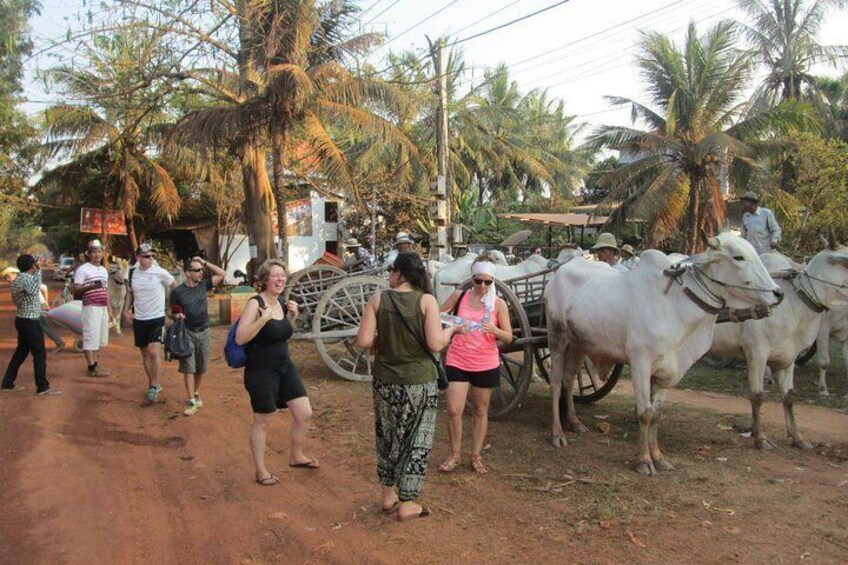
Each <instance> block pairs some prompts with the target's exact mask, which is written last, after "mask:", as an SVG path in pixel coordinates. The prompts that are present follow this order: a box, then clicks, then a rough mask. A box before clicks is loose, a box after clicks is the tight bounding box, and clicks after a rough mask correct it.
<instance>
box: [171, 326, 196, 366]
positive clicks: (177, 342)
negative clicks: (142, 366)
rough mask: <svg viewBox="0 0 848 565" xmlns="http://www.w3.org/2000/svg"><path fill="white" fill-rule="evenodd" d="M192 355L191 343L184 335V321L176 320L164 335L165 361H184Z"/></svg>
mask: <svg viewBox="0 0 848 565" xmlns="http://www.w3.org/2000/svg"><path fill="white" fill-rule="evenodd" d="M193 354H194V351H193V350H192V347H191V341H190V340H189V339H188V335H187V334H186V327H185V321H184V320H176V321H175V322H174V323H173V324H171V326H170V327H169V328H168V331H167V332H166V333H165V359H166V360H167V361H171V360H172V359H185V358H186V357H191V356H192V355H193Z"/></svg>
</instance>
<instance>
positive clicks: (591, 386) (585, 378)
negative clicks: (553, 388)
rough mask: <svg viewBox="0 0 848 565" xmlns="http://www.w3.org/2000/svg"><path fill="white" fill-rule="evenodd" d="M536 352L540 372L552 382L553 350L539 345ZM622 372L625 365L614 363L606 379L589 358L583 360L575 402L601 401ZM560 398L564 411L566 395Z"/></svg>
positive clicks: (590, 402) (589, 402) (613, 386)
mask: <svg viewBox="0 0 848 565" xmlns="http://www.w3.org/2000/svg"><path fill="white" fill-rule="evenodd" d="M534 354H535V356H536V366H537V367H538V368H539V373H541V375H542V377H543V378H544V379H545V380H546V381H548V382H549V383H550V382H551V376H550V369H551V350H550V349H548V348H547V347H537V348H536V350H535V351H534ZM622 372H624V365H613V367H612V369H611V370H610V372H609V375H607V378H606V380H604V379H603V375H600V374H599V373H598V370H597V369H596V368H595V365H594V363H592V361H591V360H589V359H588V358H587V359H586V360H585V361H583V366H582V367H580V372H578V373H577V390H575V391H574V402H576V403H578V404H592V403H593V402H597V401H599V400H600V399H602V398H603V397H605V396H606V395H608V394H609V393H610V392H612V389H614V388H615V385H616V384H618V379H620V378H621V374H622ZM563 390H564V389H563ZM560 398H561V400H560V410H561V411H564V410H565V397H560Z"/></svg>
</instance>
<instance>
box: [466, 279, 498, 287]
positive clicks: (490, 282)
mask: <svg viewBox="0 0 848 565" xmlns="http://www.w3.org/2000/svg"><path fill="white" fill-rule="evenodd" d="M471 280H472V281H474V284H476V285H481V284H484V285H486V286H492V283H493V282H495V281H494V280H492V279H490V280H488V281H484V280H483V279H471Z"/></svg>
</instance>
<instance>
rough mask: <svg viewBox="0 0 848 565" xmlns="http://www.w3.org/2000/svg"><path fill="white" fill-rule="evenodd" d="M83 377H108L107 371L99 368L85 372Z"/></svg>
mask: <svg viewBox="0 0 848 565" xmlns="http://www.w3.org/2000/svg"><path fill="white" fill-rule="evenodd" d="M85 376H86V377H98V378H103V377H108V376H109V369H101V368H100V367H95V368H94V370H86V372H85Z"/></svg>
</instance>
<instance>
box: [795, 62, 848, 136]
mask: <svg viewBox="0 0 848 565" xmlns="http://www.w3.org/2000/svg"><path fill="white" fill-rule="evenodd" d="M814 82H815V85H816V87H815V89H810V90H809V91H808V92H805V93H804V98H803V99H804V101H806V102H807V103H809V104H810V105H811V106H812V107H813V108H815V109H816V112H817V113H818V115H819V116H821V121H822V132H821V133H822V136H823V137H824V138H825V139H841V140H842V141H848V73H846V74H844V75H842V77H841V78H831V77H815V81H814Z"/></svg>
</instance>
